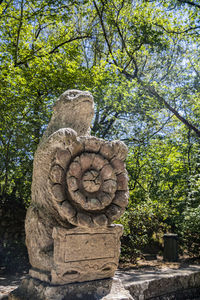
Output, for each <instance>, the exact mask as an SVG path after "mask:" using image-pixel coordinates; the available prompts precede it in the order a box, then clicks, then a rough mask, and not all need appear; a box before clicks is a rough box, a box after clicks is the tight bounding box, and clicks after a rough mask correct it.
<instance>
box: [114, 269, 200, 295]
mask: <svg viewBox="0 0 200 300" xmlns="http://www.w3.org/2000/svg"><path fill="white" fill-rule="evenodd" d="M116 277H117V278H120V279H121V280H122V283H123V285H124V287H125V288H126V289H127V290H129V292H130V294H131V295H132V297H133V298H134V299H135V300H148V299H151V300H174V299H177V300H183V299H188V300H189V299H196V297H197V296H199V295H200V266H190V267H186V268H180V269H169V268H166V269H161V270H152V271H150V270H148V272H144V271H139V270H138V271H137V270H131V269H130V270H126V272H121V271H118V272H117V274H116Z"/></svg>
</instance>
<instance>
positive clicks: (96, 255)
mask: <svg viewBox="0 0 200 300" xmlns="http://www.w3.org/2000/svg"><path fill="white" fill-rule="evenodd" d="M122 231H123V230H122V226H120V225H113V226H109V227H107V228H95V229H91V230H90V231H88V230H85V229H83V228H75V229H70V230H65V229H63V228H54V231H53V238H54V266H53V269H52V271H51V275H52V279H51V282H52V283H53V284H66V283H69V282H74V281H79V282H82V281H88V280H96V279H101V278H108V277H112V276H114V272H115V270H116V268H117V265H118V259H119V254H120V237H121V235H122Z"/></svg>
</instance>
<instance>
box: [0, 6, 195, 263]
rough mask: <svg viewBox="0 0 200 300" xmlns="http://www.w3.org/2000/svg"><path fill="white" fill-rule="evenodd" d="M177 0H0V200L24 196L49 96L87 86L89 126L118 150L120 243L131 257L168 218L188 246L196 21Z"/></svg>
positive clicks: (191, 206) (27, 195)
mask: <svg viewBox="0 0 200 300" xmlns="http://www.w3.org/2000/svg"><path fill="white" fill-rule="evenodd" d="M188 2H191V1H179V0H177V1H162V0H160V1H158V0H155V1H143V0H138V1H131V0H111V1H99V0H86V1H82V0H80V1H79V0H77V1H74V0H56V1H52V0H43V1H40V0H31V1H25V0H19V1H16V0H11V1H1V4H0V32H1V33H0V38H1V44H0V71H1V72H0V112H1V113H0V205H1V206H5V205H6V203H7V202H9V203H10V201H13V206H15V203H21V204H23V205H24V206H28V205H29V201H30V189H31V188H30V187H31V176H32V162H33V154H34V151H35V150H36V147H37V145H38V142H39V140H40V138H41V136H42V133H43V131H44V130H45V128H46V126H47V123H48V121H49V118H50V115H51V111H52V105H53V102H54V101H55V99H56V98H57V97H58V96H59V95H60V94H61V93H62V92H64V91H65V90H66V89H69V88H77V89H84V90H89V91H91V92H92V94H93V95H94V99H95V118H94V121H93V127H92V132H93V134H95V135H97V136H99V137H102V138H106V139H114V138H117V139H121V140H123V141H125V142H126V143H127V145H128V146H129V150H130V151H129V157H128V159H127V169H128V172H129V177H130V181H129V187H130V205H129V208H128V210H127V211H126V213H125V215H124V217H123V218H122V220H121V221H122V223H123V224H124V226H125V229H126V235H125V237H128V242H127V245H124V246H123V247H124V249H125V248H126V247H125V246H127V247H129V250H130V251H129V250H127V251H129V253H131V251H132V253H134V254H133V255H132V256H133V257H136V254H137V253H140V252H141V251H142V249H143V248H144V245H147V244H148V243H151V242H152V239H156V235H155V234H156V233H159V234H160V235H161V234H162V233H163V232H165V231H166V230H167V229H169V230H172V231H173V232H176V233H178V234H179V235H181V236H183V237H184V236H185V237H187V239H184V240H183V241H184V244H183V246H187V249H188V250H189V249H190V250H191V251H193V253H194V254H198V251H197V250H195V249H197V247H198V245H199V241H198V234H197V232H198V231H197V229H198V228H199V227H198V226H199V219H198V210H199V204H200V196H199V195H200V194H199V193H200V192H199V190H200V185H199V176H200V175H199V174H200V171H199V152H198V149H199V137H200V130H199V118H200V102H199V95H200V88H199V78H200V75H199V74H200V65H199V58H200V57H199V37H200V35H199V32H198V29H199V22H200V20H199V4H198V3H199V1H196V2H195V3H196V4H197V5H191V3H190V4H189V3H188ZM193 219H194V220H196V221H195V222H193ZM190 233H191V236H193V237H195V238H194V241H193V242H192V240H191V239H190V238H189V235H190ZM187 241H188V243H187ZM189 241H190V242H189ZM192 245H193V246H192ZM130 247H131V248H130ZM131 249H132V250H131ZM125 250H126V249H125ZM134 251H135V252H134Z"/></svg>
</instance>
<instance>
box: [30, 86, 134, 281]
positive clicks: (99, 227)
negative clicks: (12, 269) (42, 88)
mask: <svg viewBox="0 0 200 300" xmlns="http://www.w3.org/2000/svg"><path fill="white" fill-rule="evenodd" d="M93 115H94V103H93V97H92V95H91V94H90V93H89V92H82V91H79V90H68V91H66V92H65V93H63V94H62V95H61V96H60V98H59V99H58V100H57V102H56V104H55V106H54V112H53V116H52V118H51V121H50V123H49V125H48V127H47V129H46V131H45V133H44V135H43V137H42V139H41V142H40V144H39V146H38V149H37V151H36V153H35V157H34V167H33V182H32V200H31V205H30V207H29V208H28V211H27V216H26V222H25V229H26V245H27V248H28V253H29V260H30V263H31V265H32V269H31V270H30V276H31V277H33V278H37V279H40V280H42V281H45V282H48V283H53V284H59V285H62V284H66V283H70V282H83V281H88V280H95V279H101V278H108V277H111V276H113V275H114V272H115V270H116V268H117V265H118V259H119V252H120V236H121V235H122V226H121V225H111V224H112V222H113V221H114V220H116V219H118V218H119V217H120V216H121V215H122V214H123V212H124V209H125V207H126V206H127V204H128V196H129V194H128V187H127V186H128V176H127V171H126V169H125V163H124V160H125V158H126V155H127V147H126V146H125V144H124V143H122V142H120V141H112V142H109V141H104V140H103V139H99V138H96V137H93V136H91V135H90V124H91V121H92V118H93Z"/></svg>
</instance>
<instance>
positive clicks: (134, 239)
mask: <svg viewBox="0 0 200 300" xmlns="http://www.w3.org/2000/svg"><path fill="white" fill-rule="evenodd" d="M171 213H172V212H171V210H170V209H169V207H167V205H166V204H163V203H159V202H156V201H151V200H148V201H143V202H141V203H138V204H132V205H130V207H129V209H128V210H127V212H126V213H125V214H124V215H123V217H122V218H121V219H120V223H121V224H123V226H124V230H125V232H124V236H123V238H122V257H125V258H127V257H128V258H129V259H131V261H132V262H136V260H137V258H138V257H139V256H141V254H142V252H143V251H145V249H147V248H148V252H149V251H150V252H151V251H155V253H157V252H158V250H160V249H161V241H162V239H161V238H162V235H163V233H164V232H166V231H167V230H169V228H170V226H169V225H168V224H167V222H166V221H167V219H169V216H170V215H171Z"/></svg>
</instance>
